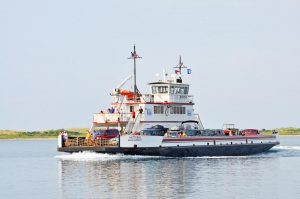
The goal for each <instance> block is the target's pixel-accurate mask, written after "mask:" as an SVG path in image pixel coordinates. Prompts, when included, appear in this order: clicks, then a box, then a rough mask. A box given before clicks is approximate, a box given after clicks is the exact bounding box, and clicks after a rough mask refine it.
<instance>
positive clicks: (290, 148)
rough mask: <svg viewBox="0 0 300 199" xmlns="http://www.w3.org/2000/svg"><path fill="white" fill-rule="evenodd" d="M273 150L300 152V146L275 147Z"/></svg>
mask: <svg viewBox="0 0 300 199" xmlns="http://www.w3.org/2000/svg"><path fill="white" fill-rule="evenodd" d="M274 149H283V150H300V146H275V147H274Z"/></svg>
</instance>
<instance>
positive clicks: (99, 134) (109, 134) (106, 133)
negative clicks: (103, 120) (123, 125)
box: [93, 129, 119, 140]
mask: <svg viewBox="0 0 300 199" xmlns="http://www.w3.org/2000/svg"><path fill="white" fill-rule="evenodd" d="M118 136H119V130H118V129H107V130H98V131H95V132H94V133H93V138H94V139H100V138H101V139H107V140H109V139H111V138H115V137H118Z"/></svg>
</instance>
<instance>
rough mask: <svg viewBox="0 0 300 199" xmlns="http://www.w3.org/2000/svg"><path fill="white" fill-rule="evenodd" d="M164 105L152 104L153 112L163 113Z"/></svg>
mask: <svg viewBox="0 0 300 199" xmlns="http://www.w3.org/2000/svg"><path fill="white" fill-rule="evenodd" d="M163 113H164V107H163V106H154V114H163Z"/></svg>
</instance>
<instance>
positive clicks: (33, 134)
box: [0, 127, 300, 139]
mask: <svg viewBox="0 0 300 199" xmlns="http://www.w3.org/2000/svg"><path fill="white" fill-rule="evenodd" d="M63 130H64V129H57V130H45V131H12V130H0V139H27V138H29V139H30V138H45V139H46V138H56V137H57V136H58V134H59V133H60V132H62V131H63ZM65 130H66V131H67V133H68V135H69V136H85V134H86V133H87V131H88V130H89V129H88V128H71V129H65ZM276 130H277V131H278V132H279V135H300V128H291V127H290V128H278V129H276ZM261 133H262V134H264V135H271V134H272V130H266V129H263V130H261Z"/></svg>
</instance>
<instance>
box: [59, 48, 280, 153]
mask: <svg viewBox="0 0 300 199" xmlns="http://www.w3.org/2000/svg"><path fill="white" fill-rule="evenodd" d="M139 58H141V57H140V56H139V55H138V54H137V53H136V50H135V46H134V50H133V52H131V56H130V57H129V59H132V60H133V66H134V68H133V74H132V75H130V76H128V77H127V78H126V79H125V80H124V81H123V82H122V83H121V84H119V85H118V86H117V87H116V88H115V89H114V90H113V91H112V93H111V106H110V107H109V109H108V110H107V111H100V112H99V113H95V114H94V115H93V121H92V126H91V128H90V130H89V133H88V134H87V136H86V137H68V136H67V135H66V134H64V133H63V134H61V135H59V136H58V151H60V152H70V153H73V152H81V151H94V152H98V153H113V154H116V153H123V154H130V155H149V156H171V157H187V156H190V157H195V156H244V155H251V154H256V153H261V152H265V151H267V150H269V149H271V148H272V147H273V146H275V145H278V144H279V142H278V141H277V138H276V135H269V136H267V135H260V134H255V135H253V134H251V135H249V136H247V135H245V134H240V133H238V130H237V129H235V128H228V127H227V128H226V129H224V130H218V131H213V133H211V132H212V131H207V130H205V129H204V127H203V124H202V122H201V119H200V116H199V114H197V113H195V112H194V101H193V95H190V94H189V87H190V85H189V84H188V83H187V82H186V81H185V78H184V75H183V69H187V72H188V73H190V72H191V70H190V69H188V68H187V67H185V66H184V65H183V62H182V61H181V57H180V58H179V63H178V65H177V66H176V67H174V68H175V71H174V73H173V74H171V75H168V74H167V73H166V71H165V70H164V71H163V75H162V79H160V80H158V81H154V82H150V83H149V87H150V94H142V93H141V92H140V91H139V89H138V87H137V84H136V77H137V76H136V61H137V59H139ZM131 79H132V80H133V81H132V82H133V84H132V85H133V90H126V89H123V88H122V87H123V86H124V84H126V82H128V81H129V80H131ZM232 132H234V133H232Z"/></svg>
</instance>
